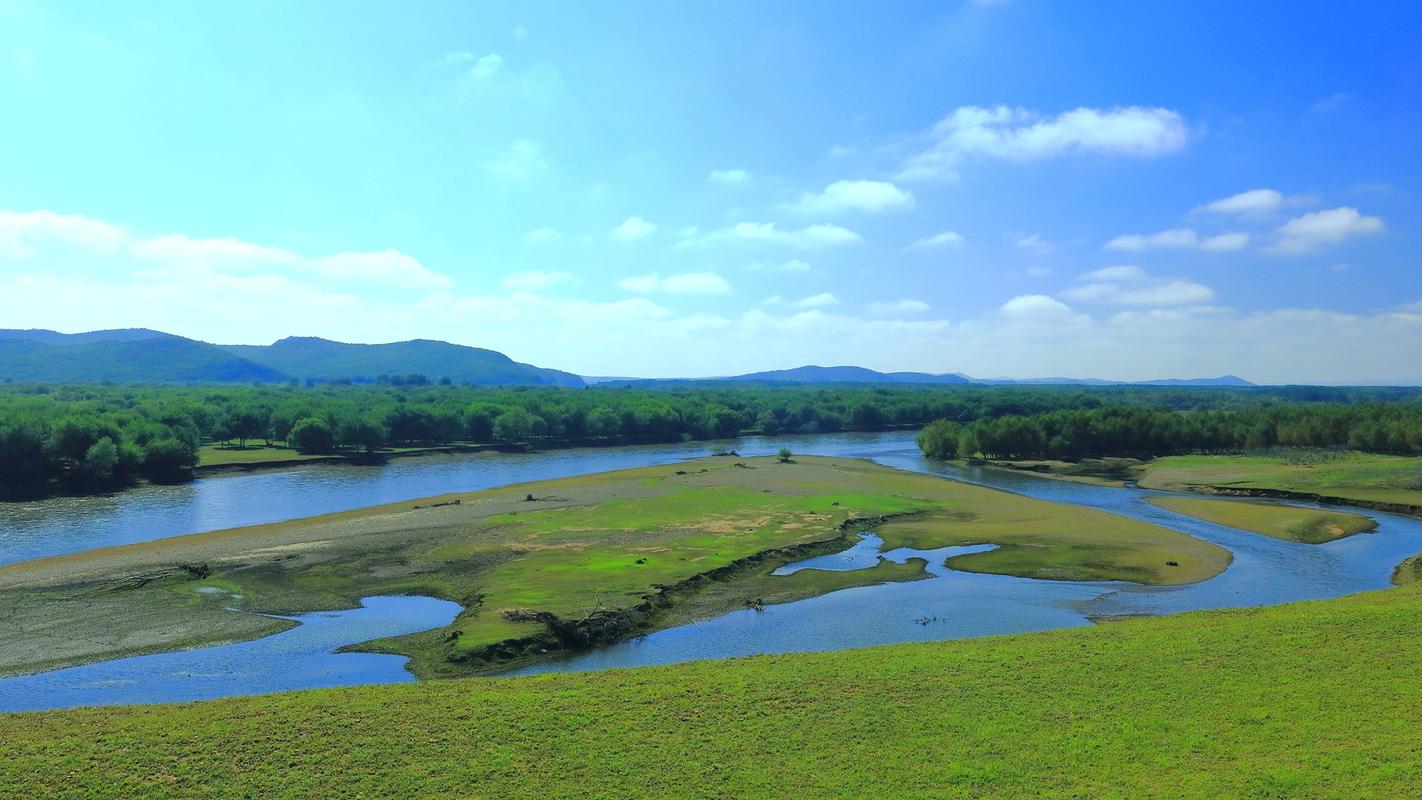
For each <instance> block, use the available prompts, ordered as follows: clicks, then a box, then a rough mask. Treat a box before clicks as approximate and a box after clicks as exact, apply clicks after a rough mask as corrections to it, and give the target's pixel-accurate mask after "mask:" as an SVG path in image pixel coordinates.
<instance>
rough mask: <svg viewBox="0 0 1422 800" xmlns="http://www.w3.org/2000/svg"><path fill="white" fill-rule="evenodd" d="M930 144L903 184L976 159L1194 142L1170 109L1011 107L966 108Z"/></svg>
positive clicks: (942, 174) (1168, 149) (950, 172)
mask: <svg viewBox="0 0 1422 800" xmlns="http://www.w3.org/2000/svg"><path fill="white" fill-rule="evenodd" d="M925 138H926V139H927V146H926V148H925V149H923V150H921V151H920V152H918V153H916V154H914V155H912V156H910V157H909V158H908V159H907V160H906V161H905V162H904V165H903V168H902V169H901V170H900V172H899V175H898V177H899V178H901V179H904V180H912V179H925V178H952V177H955V176H956V174H957V168H958V164H959V163H960V162H961V161H962V160H963V159H965V158H967V157H971V156H982V157H988V158H999V159H1004V160H1009V161H1029V160H1034V159H1040V158H1047V157H1050V156H1056V155H1063V154H1068V153H1100V154H1106V155H1118V156H1132V157H1138V158H1144V157H1151V156H1159V155H1163V154H1166V153H1172V152H1175V151H1178V150H1180V149H1182V148H1184V147H1185V144H1186V142H1187V140H1188V138H1189V136H1188V132H1187V130H1186V127H1185V120H1184V118H1183V117H1181V116H1180V114H1179V113H1178V112H1176V111H1172V110H1170V109H1165V108H1143V107H1139V106H1130V107H1125V108H1110V109H1095V108H1078V109H1075V110H1073V111H1068V112H1065V113H1063V114H1059V115H1057V116H1055V117H1045V116H1043V115H1041V114H1038V113H1036V112H1033V111H1029V110H1027V109H1023V108H1009V107H1008V106H996V107H994V108H982V107H978V106H961V107H959V108H957V109H954V110H953V111H952V112H950V113H949V114H948V116H946V117H944V118H943V119H941V120H939V122H938V123H937V124H936V125H934V126H933V128H932V130H931V131H929V132H928V134H927V135H926V137H925Z"/></svg>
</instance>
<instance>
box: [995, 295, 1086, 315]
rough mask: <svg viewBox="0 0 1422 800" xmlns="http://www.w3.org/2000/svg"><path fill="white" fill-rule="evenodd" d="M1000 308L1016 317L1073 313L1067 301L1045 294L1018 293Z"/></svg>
mask: <svg viewBox="0 0 1422 800" xmlns="http://www.w3.org/2000/svg"><path fill="white" fill-rule="evenodd" d="M1000 310H1001V311H1002V313H1004V314H1007V315H1009V316H1014V317H1036V316H1060V315H1064V314H1071V313H1073V312H1072V310H1071V307H1070V306H1068V305H1067V304H1066V303H1063V302H1062V301H1060V300H1057V299H1056V298H1053V297H1048V296H1047V295H1044V294H1023V295H1018V296H1016V297H1014V298H1012V299H1011V300H1008V301H1007V302H1006V303H1003V304H1002V308H1001V309H1000Z"/></svg>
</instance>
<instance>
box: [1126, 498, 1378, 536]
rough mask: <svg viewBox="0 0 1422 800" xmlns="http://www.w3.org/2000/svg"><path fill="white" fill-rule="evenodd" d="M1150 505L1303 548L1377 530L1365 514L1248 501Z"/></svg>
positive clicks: (1177, 500) (1157, 501)
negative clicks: (1299, 543)
mask: <svg viewBox="0 0 1422 800" xmlns="http://www.w3.org/2000/svg"><path fill="white" fill-rule="evenodd" d="M1147 502H1149V503H1150V504H1151V505H1155V506H1160V507H1161V508H1164V509H1167V510H1169V511H1174V512H1176V513H1178V514H1185V515H1187V516H1191V517H1198V518H1200V519H1203V520H1208V521H1210V522H1214V523H1218V524H1220V525H1227V526H1229V527H1231V528H1239V529H1240V530H1245V531H1253V532H1254V533H1262V534H1264V535H1265V536H1273V537H1274V538H1276V539H1288V540H1289V541H1292V542H1303V543H1304V544H1322V543H1324V542H1331V541H1334V540H1336V539H1342V538H1344V537H1347V536H1352V535H1353V534H1355V533H1365V532H1368V531H1372V530H1376V529H1377V527H1378V524H1377V522H1375V521H1374V520H1372V519H1370V518H1368V517H1365V516H1363V515H1362V514H1349V513H1347V512H1343V511H1323V510H1320V509H1316V508H1298V507H1295V506H1284V505H1274V504H1271V503H1251V502H1249V501H1247V500H1204V499H1200V498H1195V497H1151V498H1148V499H1147Z"/></svg>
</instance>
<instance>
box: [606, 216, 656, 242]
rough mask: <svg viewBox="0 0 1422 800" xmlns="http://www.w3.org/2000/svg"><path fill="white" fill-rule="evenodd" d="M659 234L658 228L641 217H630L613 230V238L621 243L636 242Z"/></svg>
mask: <svg viewBox="0 0 1422 800" xmlns="http://www.w3.org/2000/svg"><path fill="white" fill-rule="evenodd" d="M656 232H657V226H656V225H655V224H653V223H651V222H648V221H646V220H645V219H642V218H641V217H628V218H627V219H625V220H623V221H622V224H621V225H618V226H617V227H616V228H613V229H612V238H614V239H616V240H617V241H619V242H635V241H637V240H638V239H645V238H647V237H648V236H651V235H652V234H654V233H656Z"/></svg>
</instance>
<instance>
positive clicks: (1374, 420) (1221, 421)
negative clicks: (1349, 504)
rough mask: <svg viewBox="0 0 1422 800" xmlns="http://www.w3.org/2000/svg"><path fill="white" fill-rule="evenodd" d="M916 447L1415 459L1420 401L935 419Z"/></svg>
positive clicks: (984, 452) (947, 455)
mask: <svg viewBox="0 0 1422 800" xmlns="http://www.w3.org/2000/svg"><path fill="white" fill-rule="evenodd" d="M918 444H919V447H920V449H922V450H923V452H924V454H925V455H928V456H929V457H932V458H943V459H951V458H972V457H977V456H983V457H988V458H1003V459H1017V458H1052V459H1068V460H1074V459H1079V458H1088V457H1101V456H1135V457H1144V458H1149V457H1154V456H1167V455H1176V454H1180V453H1237V452H1247V451H1251V450H1263V449H1267V448H1270V447H1276V446H1282V447H1315V448H1347V449H1351V450H1362V451H1366V452H1370V453H1390V454H1395V455H1419V454H1422V405H1419V403H1418V402H1417V401H1416V400H1410V401H1407V402H1398V403H1380V402H1363V403H1357V404H1344V403H1284V404H1278V405H1268V406H1263V407H1258V408H1237V409H1227V410H1211V409H1191V410H1174V409H1164V408H1146V407H1126V406H1115V407H1107V408H1092V409H1059V410H1056V411H1050V412H1045V413H1039V414H1014V415H1006V416H1000V417H995V418H990V419H989V418H982V419H977V420H972V421H959V420H950V419H939V420H936V421H934V422H931V423H929V424H928V425H927V426H925V427H924V429H923V431H922V432H921V433H920V434H919V436H918Z"/></svg>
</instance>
